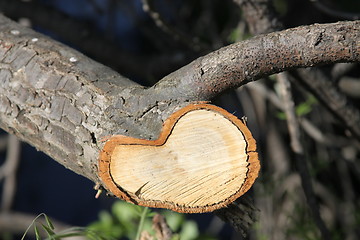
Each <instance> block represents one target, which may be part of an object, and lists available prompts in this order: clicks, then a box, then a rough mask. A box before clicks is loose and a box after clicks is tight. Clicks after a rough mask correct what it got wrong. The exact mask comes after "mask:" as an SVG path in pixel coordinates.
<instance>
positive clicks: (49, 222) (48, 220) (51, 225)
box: [44, 214, 55, 230]
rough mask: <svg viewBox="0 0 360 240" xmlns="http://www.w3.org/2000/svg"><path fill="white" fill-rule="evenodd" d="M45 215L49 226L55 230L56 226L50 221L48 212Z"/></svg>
mask: <svg viewBox="0 0 360 240" xmlns="http://www.w3.org/2000/svg"><path fill="white" fill-rule="evenodd" d="M44 217H45V221H46V224H47V225H48V226H49V228H50V229H51V230H54V229H55V227H54V225H53V224H52V222H51V221H50V219H49V217H48V216H47V215H46V214H44Z"/></svg>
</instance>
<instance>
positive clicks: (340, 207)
mask: <svg viewBox="0 0 360 240" xmlns="http://www.w3.org/2000/svg"><path fill="white" fill-rule="evenodd" d="M240 2H241V1H240ZM242 2H246V1H242ZM255 2H256V1H255ZM273 4H274V6H275V10H276V14H277V16H278V18H279V19H280V20H281V22H282V23H283V26H284V28H290V27H296V26H300V25H308V24H312V23H328V22H336V21H340V20H353V19H358V18H359V17H360V1H358V0H342V1H336V0H332V1H330V0H322V1H320V0H319V1H304V0H292V1H286V0H274V1H273ZM144 7H145V8H146V9H147V10H146V11H144ZM0 12H2V13H3V14H4V15H5V16H7V17H9V18H11V19H13V20H15V21H17V22H19V23H21V24H23V25H26V26H29V27H31V28H33V29H35V30H36V31H39V32H41V33H43V34H46V35H48V36H50V37H52V38H54V39H56V40H58V41H61V42H63V43H65V44H67V45H69V46H71V47H73V48H75V49H77V50H79V51H81V52H83V53H84V54H86V55H87V56H89V57H91V58H93V59H95V60H97V61H99V62H101V63H103V64H104V65H107V66H110V67H111V68H113V69H115V70H116V71H118V72H119V73H121V74H122V75H125V76H127V77H129V78H130V79H132V80H134V81H137V82H139V83H141V84H143V85H145V86H151V85H153V84H154V83H155V82H157V81H158V80H160V79H161V78H162V77H163V76H166V75H167V74H169V73H171V72H172V71H174V70H176V69H178V68H179V67H181V66H183V65H185V64H187V63H189V62H190V61H191V60H193V59H196V58H197V57H199V56H202V55H204V54H206V53H208V52H211V51H213V50H215V49H218V48H220V47H222V46H225V45H228V44H231V43H233V42H236V41H241V40H244V39H248V38H250V37H251V36H252V33H251V32H249V28H248V26H247V23H246V21H245V20H244V17H243V16H244V13H243V12H242V8H241V5H240V6H239V4H236V3H235V2H233V1H230V0H212V1H209V0H196V1H193V0H172V1H168V0H156V1H143V2H142V1H140V0H131V1H129V0H123V1H122V0H76V1H72V0H26V1H25V0H24V1H19V0H0ZM155 14H157V17H156V16H155ZM341 67H342V65H341V66H340V65H331V66H324V67H323V69H324V71H326V72H327V73H328V74H329V75H331V74H334V73H333V72H334V71H335V75H336V69H338V68H339V69H343V68H345V70H341V75H339V76H338V75H336V76H337V77H336V79H335V77H333V78H332V79H333V81H334V84H335V85H336V86H337V87H338V88H339V90H340V91H341V92H343V93H344V94H346V95H347V97H348V98H349V99H350V100H351V102H352V103H353V105H354V106H355V107H357V108H358V107H359V99H360V90H356V89H360V88H358V87H359V82H360V81H359V78H358V77H359V68H358V65H356V64H348V65H344V66H343V68H341ZM334 69H335V70H334ZM339 72H340V71H339ZM275 79H276V77H274V76H271V77H270V78H268V79H264V80H260V81H257V82H256V85H255V83H254V85H253V86H252V87H250V86H249V87H242V88H240V89H237V90H234V91H231V92H228V93H225V94H223V95H222V96H220V97H218V98H217V99H214V103H216V104H217V105H220V106H222V107H224V108H226V109H227V110H229V111H230V112H232V113H234V114H235V115H237V116H238V117H242V116H243V115H246V116H248V119H249V127H250V129H251V130H252V131H253V134H254V137H255V138H256V140H257V142H258V147H259V151H260V157H261V160H262V162H263V163H262V165H263V169H262V174H261V177H260V179H259V180H258V181H257V182H256V183H255V186H254V189H253V190H252V193H251V194H252V195H253V196H254V199H255V205H256V206H257V208H259V209H260V213H259V219H260V220H259V222H258V223H257V224H256V225H255V226H254V229H253V230H252V231H253V232H254V233H252V235H251V236H250V238H253V239H319V238H320V234H319V230H318V229H317V227H316V224H315V223H314V220H313V218H312V215H311V212H310V210H309V209H308V206H307V204H306V200H305V197H304V195H303V193H302V192H303V190H302V186H301V183H300V178H299V174H298V169H297V167H296V164H295V163H294V159H293V155H292V153H291V149H290V146H289V136H288V133H287V128H286V121H285V119H284V117H283V113H282V110H281V107H279V106H278V105H277V104H276V102H277V100H279V95H278V92H277V82H276V80H275ZM248 85H250V84H248ZM354 89H355V90H354ZM293 95H294V99H295V104H296V107H297V110H298V111H299V112H300V113H299V117H300V118H301V119H302V120H304V119H305V120H304V121H305V122H306V123H311V124H310V127H309V126H308V125H306V124H305V125H306V126H302V127H303V131H304V138H303V144H304V148H305V149H307V161H308V165H309V170H310V173H311V176H312V180H313V183H314V186H315V187H314V188H315V193H316V195H317V199H318V201H319V204H320V212H321V215H322V217H323V218H324V221H325V222H326V224H327V226H328V228H329V229H330V231H331V234H332V237H333V238H334V239H358V238H359V237H360V234H359V229H360V203H359V198H358V197H359V190H358V188H357V185H358V184H359V183H360V174H359V173H360V165H359V144H358V142H355V141H354V139H352V138H351V137H349V135H348V134H347V133H346V129H345V128H344V127H343V125H342V124H341V123H340V122H339V121H338V120H337V119H336V118H334V117H333V115H332V114H331V113H329V112H328V111H327V110H326V109H325V108H324V107H323V106H322V105H321V104H320V103H319V102H318V101H317V100H316V97H314V96H312V95H311V94H310V93H309V92H308V91H307V90H306V88H303V87H302V86H300V85H297V84H296V83H295V84H294V86H293ZM269 96H270V97H269ZM276 99H277V100H276ZM278 102H279V101H278ZM314 133H316V134H318V136H320V137H316V136H314ZM0 137H1V141H2V144H1V154H0V164H2V165H5V164H4V163H5V158H6V152H7V151H6V149H9V146H8V145H7V141H8V136H7V135H6V134H5V133H4V132H2V134H1V135H0ZM324 139H325V140H324ZM21 146H22V147H21V153H20V159H21V160H20V161H19V163H18V165H17V167H16V169H17V170H15V171H14V174H16V178H15V182H14V184H15V185H14V186H13V187H14V190H15V192H14V194H13V198H10V199H12V200H11V203H10V204H9V205H8V208H10V209H11V210H12V211H17V212H24V213H29V214H33V215H34V216H36V215H37V214H39V213H42V212H44V213H46V214H47V215H48V216H49V217H53V218H54V219H57V220H59V221H61V222H64V223H66V224H68V225H78V226H86V225H88V224H89V223H91V222H93V221H96V220H97V219H98V214H99V211H101V210H104V209H110V207H111V205H112V202H113V201H114V200H113V199H111V198H106V197H101V198H100V199H95V198H94V196H95V194H96V191H95V190H93V183H92V182H90V181H88V180H87V179H84V178H83V177H81V176H78V175H76V174H75V173H73V172H71V171H69V170H67V169H65V168H64V167H63V166H61V165H59V164H58V163H57V162H55V161H53V160H52V159H50V158H49V157H47V156H46V155H44V154H43V153H41V152H38V151H36V149H34V148H33V147H31V146H28V145H26V144H21ZM8 151H9V150H8ZM4 179H5V178H3V179H2V182H1V183H2V188H1V189H0V191H1V193H0V196H1V198H2V199H6V196H4V193H6V192H7V191H5V189H6V188H5V187H4V185H5V182H6V181H5V180H4ZM3 201H4V200H3ZM3 206H4V204H3ZM3 208H4V207H3ZM188 217H189V218H192V219H195V220H196V221H198V224H199V227H200V230H201V231H210V232H211V229H210V230H209V228H213V227H214V225H211V224H215V223H217V224H220V222H218V221H217V220H213V218H214V216H213V215H212V214H206V215H191V216H188ZM212 234H213V235H214V236H215V237H216V238H217V239H237V237H239V235H237V234H236V233H234V232H233V230H232V228H231V227H230V226H228V225H225V226H223V225H221V224H220V227H219V229H218V230H216V231H215V230H214V231H213V232H212Z"/></svg>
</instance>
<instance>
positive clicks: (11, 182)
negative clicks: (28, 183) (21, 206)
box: [0, 135, 21, 211]
mask: <svg viewBox="0 0 360 240" xmlns="http://www.w3.org/2000/svg"><path fill="white" fill-rule="evenodd" d="M20 147H21V143H20V141H19V139H18V138H17V137H15V136H14V135H9V139H8V149H7V154H6V160H5V163H4V164H3V166H1V169H0V179H1V178H4V186H3V193H2V199H1V210H2V211H9V210H10V208H11V205H12V203H13V199H14V195H15V190H16V170H17V167H18V165H19V159H20V158H19V156H20V151H21V150H20Z"/></svg>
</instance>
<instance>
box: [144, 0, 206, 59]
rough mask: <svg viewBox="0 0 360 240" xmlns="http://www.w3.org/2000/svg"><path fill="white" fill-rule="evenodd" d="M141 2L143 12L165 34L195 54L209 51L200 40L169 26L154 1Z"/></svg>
mask: <svg viewBox="0 0 360 240" xmlns="http://www.w3.org/2000/svg"><path fill="white" fill-rule="evenodd" d="M141 2H142V6H143V10H144V11H145V12H147V13H148V14H149V16H150V17H151V18H152V19H153V21H154V23H155V24H156V26H157V27H158V28H160V29H161V30H162V31H163V32H165V33H167V34H168V35H169V36H171V37H173V38H174V40H176V41H179V42H181V43H182V44H184V45H185V46H187V47H189V48H190V49H192V50H193V51H195V52H199V51H201V50H204V49H207V48H206V47H205V46H202V44H201V43H200V42H199V39H197V38H193V37H190V36H187V35H186V34H185V33H183V32H181V31H179V30H178V29H175V28H174V27H172V26H170V25H169V24H167V23H166V21H165V20H164V19H163V18H162V17H161V15H160V13H158V12H157V11H155V9H154V6H153V3H152V0H142V1H141Z"/></svg>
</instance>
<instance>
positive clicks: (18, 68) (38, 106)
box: [0, 17, 360, 183]
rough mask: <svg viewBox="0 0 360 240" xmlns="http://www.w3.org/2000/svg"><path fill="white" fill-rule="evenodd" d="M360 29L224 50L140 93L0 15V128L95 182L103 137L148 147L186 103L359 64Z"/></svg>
mask: <svg viewBox="0 0 360 240" xmlns="http://www.w3.org/2000/svg"><path fill="white" fill-rule="evenodd" d="M359 28H360V21H353V22H339V23H333V24H322V25H320V24H317V25H311V26H303V27H298V28H294V29H289V30H285V31H281V32H275V33H270V34H267V35H261V36H258V37H255V38H253V39H250V40H247V41H244V42H240V43H236V44H233V45H230V46H227V47H224V48H221V49H219V50H217V51H215V52H213V53H210V54H208V55H206V56H204V57H201V58H199V59H197V60H195V61H193V62H192V63H190V64H188V65H186V66H184V67H183V68H181V69H179V70H178V71H176V72H173V73H172V74H170V75H168V76H166V77H165V78H163V79H162V80H161V81H159V82H158V83H157V84H155V85H154V86H153V87H151V88H148V89H145V88H144V87H142V86H139V85H137V84H136V83H134V82H131V81H130V80H128V79H126V78H124V77H122V76H120V75H119V74H118V73H116V72H114V71H112V70H111V69H109V68H107V67H105V66H103V65H101V64H98V63H96V62H94V61H92V60H90V59H88V58H87V57H85V56H84V55H82V54H80V53H78V52H76V51H75V50H72V49H70V48H68V47H65V46H64V45H62V44H59V43H57V42H55V41H53V40H50V39H49V38H47V37H44V36H43V35H40V34H38V33H35V32H34V31H32V30H29V29H26V28H23V27H21V26H19V25H18V24H16V23H14V22H12V21H10V20H8V19H6V18H5V17H0V59H1V60H0V66H1V69H0V81H1V84H0V86H1V87H0V103H1V104H0V126H1V128H3V129H5V130H6V131H8V132H11V133H15V134H16V135H17V136H19V137H20V138H21V139H23V140H25V141H26V142H29V143H31V144H32V145H34V146H35V147H37V148H38V149H39V150H41V151H44V152H45V153H47V154H48V155H50V156H51V157H53V158H54V159H55V160H57V161H58V162H59V163H61V164H62V165H64V166H66V167H67V168H70V169H71V170H73V171H74V172H77V173H78V174H80V175H83V176H85V177H87V178H89V179H91V180H92V181H94V182H100V183H101V181H100V180H99V177H98V162H97V160H98V156H99V152H100V150H101V149H102V146H103V142H101V141H99V140H100V139H101V138H102V137H104V136H108V135H113V134H122V135H128V136H132V137H137V138H144V139H155V138H157V137H158V134H159V132H160V130H161V126H162V123H163V121H164V120H165V119H166V118H167V117H168V116H169V115H170V114H171V113H173V112H174V111H175V110H176V109H178V108H181V107H183V106H185V105H187V104H188V102H191V101H201V100H210V99H211V98H213V97H214V96H216V95H218V94H221V93H222V92H223V91H225V90H227V89H230V88H233V87H238V86H240V85H243V84H246V83H248V82H250V81H254V80H256V79H258V78H261V77H263V76H266V75H269V74H273V73H276V72H281V71H284V70H288V69H291V68H297V67H308V66H314V65H319V64H325V63H330V62H354V61H359V59H360V44H359V39H360V31H359Z"/></svg>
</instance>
